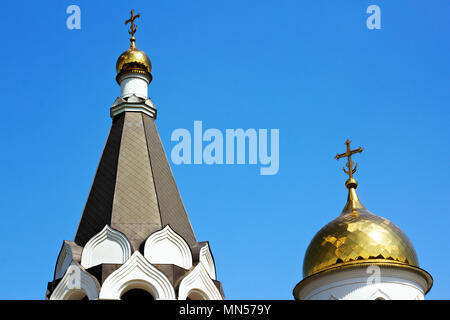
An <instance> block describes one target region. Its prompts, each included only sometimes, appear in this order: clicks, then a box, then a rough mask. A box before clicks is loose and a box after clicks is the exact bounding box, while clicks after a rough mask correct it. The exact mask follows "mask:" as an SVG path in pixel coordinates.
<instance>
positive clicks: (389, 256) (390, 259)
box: [303, 179, 419, 278]
mask: <svg viewBox="0 0 450 320" xmlns="http://www.w3.org/2000/svg"><path fill="white" fill-rule="evenodd" d="M346 185H347V187H348V188H349V193H348V200H347V204H346V206H345V208H344V210H343V211H342V213H341V215H340V216H339V217H337V218H336V219H334V220H333V221H331V222H330V223H328V224H327V225H326V226H324V227H323V228H322V229H321V230H320V231H319V232H317V234H316V235H315V236H314V238H313V239H312V241H311V243H310V244H309V247H308V249H307V250H306V254H305V259H304V262H303V276H304V277H305V278H306V277H309V276H311V275H313V274H316V273H319V272H321V271H324V270H329V269H334V268H336V267H341V266H346V265H352V264H359V263H367V262H374V263H375V264H376V263H383V264H385V263H387V264H397V265H398V264H402V265H408V266H413V267H418V266H419V262H418V259H417V255H416V251H415V250H414V247H413V245H412V244H411V242H410V241H409V239H408V237H407V236H406V235H405V234H404V233H403V232H402V231H401V230H400V229H399V228H398V227H397V226H396V225H395V224H393V223H392V222H390V221H389V220H387V219H385V218H382V217H379V216H376V215H374V214H373V213H371V212H369V211H368V210H367V209H366V208H365V207H364V206H363V205H362V203H361V202H360V201H359V199H358V195H357V194H356V190H355V189H356V186H357V183H356V180H354V179H351V180H350V179H349V180H348V181H347V184H346Z"/></svg>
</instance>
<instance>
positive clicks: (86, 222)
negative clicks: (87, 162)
mask: <svg viewBox="0 0 450 320" xmlns="http://www.w3.org/2000/svg"><path fill="white" fill-rule="evenodd" d="M106 224H108V225H110V226H111V227H112V228H114V229H116V230H119V231H121V232H122V233H124V234H125V235H126V236H127V237H128V239H129V240H130V242H131V243H132V245H133V247H134V250H138V249H139V247H140V245H141V244H142V243H143V242H144V241H145V240H146V239H147V237H148V236H149V235H151V234H152V233H153V232H155V231H158V230H160V229H161V228H163V227H165V226H166V225H170V227H171V228H172V229H173V230H174V231H175V232H177V233H178V234H179V235H181V236H182V237H183V238H184V239H185V241H186V242H187V243H188V244H189V246H190V247H191V248H192V247H194V246H196V245H197V240H196V238H195V235H194V232H193V230H192V227H191V223H190V221H189V218H188V216H187V213H186V210H185V208H184V205H183V202H182V200H181V197H180V193H179V191H178V188H177V185H176V183H175V180H174V178H173V175H172V171H171V170H170V166H169V163H168V161H167V157H166V154H165V152H164V148H163V145H162V143H161V140H160V138H159V135H158V131H157V130H156V126H155V122H154V119H153V118H151V117H149V116H148V115H146V114H145V113H142V112H123V113H120V114H119V115H117V116H115V117H114V119H113V124H112V127H111V131H110V133H109V137H108V140H107V142H106V145H105V148H104V150H103V154H102V157H101V159H100V163H99V166H98V169H97V172H96V174H95V178H94V182H93V184H92V187H91V191H90V193H89V197H88V199H87V201H86V205H85V208H84V211H83V215H82V217H81V220H80V224H79V226H78V230H77V233H76V235H75V242H76V243H77V244H78V245H80V246H84V245H85V244H86V242H87V241H89V239H90V238H92V237H93V236H94V235H95V234H97V233H98V232H100V231H101V230H102V229H103V227H104V226H105V225H106Z"/></svg>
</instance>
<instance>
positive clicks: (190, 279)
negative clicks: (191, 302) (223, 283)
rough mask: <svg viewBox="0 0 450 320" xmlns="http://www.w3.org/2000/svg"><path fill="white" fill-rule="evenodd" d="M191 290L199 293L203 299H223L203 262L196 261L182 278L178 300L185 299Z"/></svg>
mask: <svg viewBox="0 0 450 320" xmlns="http://www.w3.org/2000/svg"><path fill="white" fill-rule="evenodd" d="M192 292H195V293H201V294H202V296H203V297H204V299H205V300H223V298H222V295H221V294H220V292H219V289H217V287H216V285H215V284H214V282H213V281H212V280H211V278H210V277H209V274H208V271H206V268H205V266H204V265H203V263H198V264H197V265H196V266H195V268H194V269H193V270H192V271H190V272H189V273H188V274H187V275H186V276H185V277H184V278H183V280H182V281H181V283H180V287H179V289H178V300H186V298H187V297H188V296H189V294H191V293H192Z"/></svg>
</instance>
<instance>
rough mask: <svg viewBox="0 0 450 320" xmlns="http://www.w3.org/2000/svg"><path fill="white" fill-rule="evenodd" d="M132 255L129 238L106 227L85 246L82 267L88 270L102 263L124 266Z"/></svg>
mask: <svg viewBox="0 0 450 320" xmlns="http://www.w3.org/2000/svg"><path fill="white" fill-rule="evenodd" d="M130 255H131V244H130V242H129V241H128V239H127V237H126V236H125V235H124V234H123V233H121V232H119V231H117V230H114V229H113V228H111V227H110V226H108V225H105V227H104V228H103V230H102V231H100V232H99V233H97V234H96V235H95V236H93V237H92V238H91V239H90V240H89V241H88V242H87V243H86V245H85V246H84V249H83V254H82V256H81V265H82V266H83V267H84V268H86V269H88V268H90V267H93V266H96V265H98V264H102V263H116V264H122V263H124V262H125V261H127V260H128V258H129V257H130Z"/></svg>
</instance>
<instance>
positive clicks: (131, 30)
mask: <svg viewBox="0 0 450 320" xmlns="http://www.w3.org/2000/svg"><path fill="white" fill-rule="evenodd" d="M140 16H141V15H140V14H139V13H138V14H137V15H134V10H131V18H130V19H128V20H127V21H125V24H129V23H130V22H131V25H130V30H128V33H129V34H131V38H130V41H131V47H134V42H135V41H136V38H135V37H134V34H135V33H136V25H135V24H134V20H136V19H137V18H139V17H140Z"/></svg>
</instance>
